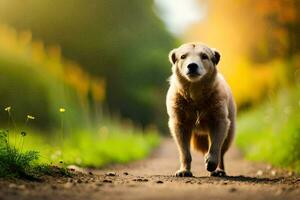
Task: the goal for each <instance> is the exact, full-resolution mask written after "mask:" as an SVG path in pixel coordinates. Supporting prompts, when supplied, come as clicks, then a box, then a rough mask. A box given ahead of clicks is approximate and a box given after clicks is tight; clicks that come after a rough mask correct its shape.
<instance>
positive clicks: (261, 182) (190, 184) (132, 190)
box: [0, 139, 300, 200]
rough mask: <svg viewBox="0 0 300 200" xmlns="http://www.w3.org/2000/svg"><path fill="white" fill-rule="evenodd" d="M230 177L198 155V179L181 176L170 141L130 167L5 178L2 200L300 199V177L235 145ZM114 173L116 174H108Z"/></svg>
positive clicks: (228, 163) (229, 161) (195, 169)
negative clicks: (213, 173)
mask: <svg viewBox="0 0 300 200" xmlns="http://www.w3.org/2000/svg"><path fill="white" fill-rule="evenodd" d="M225 159H226V167H227V173H228V175H229V177H226V178H213V177H208V173H207V172H206V171H205V168H204V164H203V157H202V155H200V154H193V163H192V171H193V173H194V176H195V177H193V178H177V177H174V176H173V174H174V172H175V171H176V170H177V167H178V158H177V149H176V147H175V145H174V143H173V141H172V140H171V139H165V140H164V141H163V143H162V145H161V147H160V148H159V149H158V150H156V152H154V153H153V155H152V156H151V157H150V158H148V159H146V160H144V161H138V162H134V163H131V164H129V165H119V166H112V167H107V168H106V169H103V170H92V171H91V173H85V174H79V175H77V176H75V177H73V178H57V179H55V178H49V179H47V180H46V181H44V182H42V183H28V182H24V181H17V182H15V183H12V182H7V181H3V180H2V181H0V200H2V199H31V200H32V199H45V200H46V199H51V200H52V199H53V200H54V199H55V200H58V199H101V200H104V199H109V200H112V199H124V200H126V199H143V200H144V199H189V200H191V199H230V200H231V199H251V200H253V199H255V200H259V199H262V200H267V199H284V200H289V199H297V200H298V199H300V177H299V176H295V175H291V174H289V173H288V172H285V171H282V170H278V169H273V168H271V167H270V166H268V165H264V164H254V163H251V162H248V161H245V160H243V158H242V156H241V155H240V153H239V152H238V151H237V150H236V149H231V151H230V152H229V153H228V155H227V156H226V157H225ZM109 172H113V173H109Z"/></svg>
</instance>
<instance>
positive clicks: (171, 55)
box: [169, 49, 177, 65]
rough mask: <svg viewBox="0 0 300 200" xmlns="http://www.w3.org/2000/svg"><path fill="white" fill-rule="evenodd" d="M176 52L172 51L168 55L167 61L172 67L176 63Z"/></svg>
mask: <svg viewBox="0 0 300 200" xmlns="http://www.w3.org/2000/svg"><path fill="white" fill-rule="evenodd" d="M176 50H177V49H173V50H172V51H170V53H169V61H170V62H171V63H172V65H174V64H175V63H176V61H177V57H176Z"/></svg>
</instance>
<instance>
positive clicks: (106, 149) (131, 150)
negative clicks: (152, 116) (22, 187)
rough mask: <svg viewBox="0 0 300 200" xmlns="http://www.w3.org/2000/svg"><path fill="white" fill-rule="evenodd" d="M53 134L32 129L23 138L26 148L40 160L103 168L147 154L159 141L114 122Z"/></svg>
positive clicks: (151, 134)
mask: <svg viewBox="0 0 300 200" xmlns="http://www.w3.org/2000/svg"><path fill="white" fill-rule="evenodd" d="M60 135H61V133H60V132H57V133H53V135H52V136H49V137H44V136H42V134H41V133H38V132H32V133H31V134H28V136H27V138H26V144H25V145H24V149H25V150H29V149H34V150H36V151H38V152H40V155H41V158H40V163H53V164H55V163H60V162H61V161H63V163H64V165H70V164H75V165H78V166H83V167H102V166H104V165H106V164H110V163H126V162H128V161H132V160H138V159H142V158H144V157H146V156H147V155H148V154H149V153H150V152H151V150H152V149H153V148H155V147H156V146H157V145H158V144H159V135H158V134H157V133H155V132H152V131H144V132H143V131H141V130H137V129H132V128H129V127H124V128H122V127H120V126H117V125H106V126H102V127H101V128H99V129H98V130H82V131H74V132H70V133H65V136H64V140H63V142H62V140H61V136H60Z"/></svg>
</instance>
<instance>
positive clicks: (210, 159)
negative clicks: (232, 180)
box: [205, 154, 218, 172]
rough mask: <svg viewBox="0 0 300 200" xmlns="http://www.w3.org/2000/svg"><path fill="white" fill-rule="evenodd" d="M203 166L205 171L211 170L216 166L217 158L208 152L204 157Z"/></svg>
mask: <svg viewBox="0 0 300 200" xmlns="http://www.w3.org/2000/svg"><path fill="white" fill-rule="evenodd" d="M205 166H206V169H207V171H209V172H213V171H215V170H216V169H217V167H218V159H217V157H216V156H212V155H211V154H208V155H207V156H206V158H205Z"/></svg>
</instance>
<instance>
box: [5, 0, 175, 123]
mask: <svg viewBox="0 0 300 200" xmlns="http://www.w3.org/2000/svg"><path fill="white" fill-rule="evenodd" d="M0 22H1V23H8V24H10V25H13V26H14V27H16V28H17V29H29V30H31V31H32V33H33V37H34V38H41V39H43V40H44V41H45V42H46V43H48V44H49V43H50V44H53V43H54V44H59V45H61V47H62V54H63V55H64V56H66V57H68V58H70V59H73V60H76V61H78V62H79V63H80V64H82V66H84V67H85V69H86V70H87V71H88V72H90V73H91V74H93V75H96V76H101V77H105V79H106V83H107V94H106V95H107V96H106V100H107V104H108V106H109V108H110V111H113V112H115V111H117V112H120V113H121V115H122V116H123V117H128V118H132V119H134V120H136V121H138V122H140V123H141V124H143V125H145V124H148V123H152V122H154V123H156V124H158V125H159V126H160V127H163V126H164V124H165V121H164V117H165V112H164V111H163V110H164V96H165V92H166V86H167V83H166V78H167V77H168V75H169V74H170V68H169V67H168V66H169V64H168V61H167V54H168V51H169V50H170V49H171V48H173V47H174V45H175V44H174V42H175V41H174V38H173V37H172V36H170V34H169V33H168V32H167V31H166V30H165V27H164V25H163V23H162V22H161V21H160V20H159V19H158V17H157V16H156V15H155V13H154V11H153V2H152V0H144V1H140V0H111V1H105V0H88V1H86V0H64V1H61V0H43V1H41V0H26V1H19V0H1V1H0Z"/></svg>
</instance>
